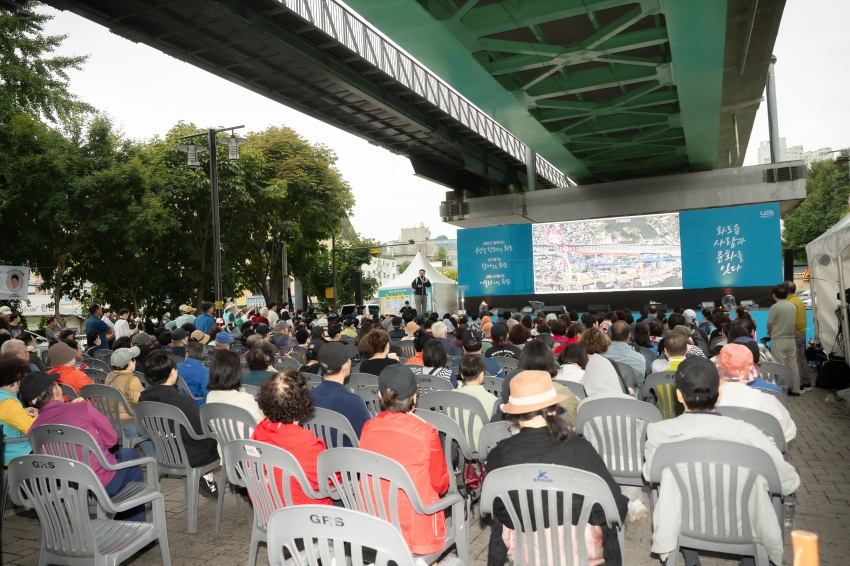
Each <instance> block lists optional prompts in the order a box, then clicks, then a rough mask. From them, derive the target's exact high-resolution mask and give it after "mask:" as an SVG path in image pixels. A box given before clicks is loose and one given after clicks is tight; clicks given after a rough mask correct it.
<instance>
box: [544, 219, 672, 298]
mask: <svg viewBox="0 0 850 566" xmlns="http://www.w3.org/2000/svg"><path fill="white" fill-rule="evenodd" d="M531 234H532V246H533V259H534V292H535V293H571V292H590V291H619V290H625V289H680V288H682V246H681V237H680V234H679V215H678V214H676V213H673V214H653V215H648V216H627V217H621V218H603V219H596V220H579V221H570V222H551V223H547V224H534V225H532V227H531Z"/></svg>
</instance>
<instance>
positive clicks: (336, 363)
mask: <svg viewBox="0 0 850 566" xmlns="http://www.w3.org/2000/svg"><path fill="white" fill-rule="evenodd" d="M372 332H375V331H374V330H373V331H372ZM378 332H383V330H379V331H378ZM385 334H386V333H385ZM319 364H320V365H321V368H322V383H320V384H319V385H318V386H317V387H314V388H313V389H312V390H311V391H310V396H311V397H312V398H313V404H315V406H316V407H319V408H320V409H327V410H329V411H335V412H337V413H339V414H341V415H342V416H344V417H345V418H347V419H348V422H350V423H351V426H352V427H353V428H354V433H355V434H356V435H357V436H358V438H359V437H360V432H361V431H362V430H363V425H364V424H365V423H366V421H368V420H369V418H370V415H369V411H368V410H366V405H365V404H364V403H363V399H361V398H360V397H359V396H357V395H355V394H354V393H351V392H350V391H349V390H348V389H346V388H345V386H344V385H343V383H344V382H345V378H347V377H348V376H349V375H350V374H351V359H350V358H349V357H348V349H347V348H346V347H345V345H344V344H341V343H339V342H330V343H329V344H325V345H324V347H322V349H321V350H319ZM334 440H335V439H334ZM344 445H345V447H350V446H351V442H350V440H349V439H348V437H345V439H344ZM334 448H338V447H337V446H334Z"/></svg>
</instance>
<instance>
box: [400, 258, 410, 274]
mask: <svg viewBox="0 0 850 566" xmlns="http://www.w3.org/2000/svg"><path fill="white" fill-rule="evenodd" d="M408 267H410V260H408V259H406V260H404V261H403V262H401V264H400V265H399V266H398V272H399V274H401V273H404V270H405V269H407V268H408Z"/></svg>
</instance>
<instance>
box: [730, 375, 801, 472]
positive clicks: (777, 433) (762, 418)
mask: <svg viewBox="0 0 850 566" xmlns="http://www.w3.org/2000/svg"><path fill="white" fill-rule="evenodd" d="M774 393H775V391H774ZM717 412H719V413H720V414H721V415H723V416H724V417H729V418H732V419H738V420H739V421H744V422H745V423H749V424H751V425H753V426H754V427H756V428H757V429H759V430H760V431H762V432H763V433H764V434H765V435H767V436H769V437H770V438H772V439H773V443H774V444H775V445H776V448H778V449H779V451H780V452H782V455H783V456H785V458H786V459H787V458H788V445H787V444H786V442H785V433H784V432H783V430H782V424H781V423H780V422H779V421H778V420H776V417H774V416H773V415H771V414H770V413H765V412H764V411H758V410H756V409H747V408H744V407H718V408H717Z"/></svg>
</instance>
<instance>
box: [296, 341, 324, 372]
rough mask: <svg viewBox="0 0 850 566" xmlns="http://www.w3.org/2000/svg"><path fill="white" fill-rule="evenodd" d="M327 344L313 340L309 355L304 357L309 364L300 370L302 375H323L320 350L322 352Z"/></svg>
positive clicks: (309, 347)
mask: <svg viewBox="0 0 850 566" xmlns="http://www.w3.org/2000/svg"><path fill="white" fill-rule="evenodd" d="M326 344H327V342H325V341H324V340H312V341H311V342H310V345H309V346H307V353H306V354H305V355H304V356H305V357H306V358H307V363H306V364H304V365H303V366H301V367H300V368H298V371H299V372H301V373H315V374H316V375H322V366H320V365H319V350H321V349H322V348H323V347H324V346H325V345H326Z"/></svg>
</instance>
